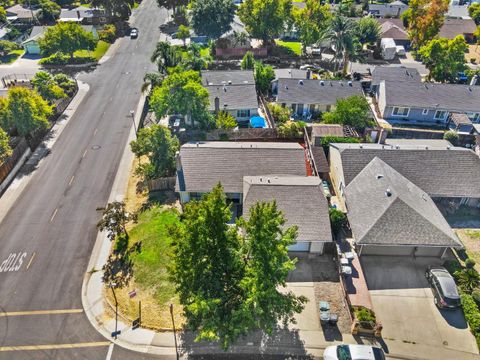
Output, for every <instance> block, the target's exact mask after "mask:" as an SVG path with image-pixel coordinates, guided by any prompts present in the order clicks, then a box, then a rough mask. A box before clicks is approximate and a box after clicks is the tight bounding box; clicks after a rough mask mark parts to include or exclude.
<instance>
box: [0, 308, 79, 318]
mask: <svg viewBox="0 0 480 360" xmlns="http://www.w3.org/2000/svg"><path fill="white" fill-rule="evenodd" d="M79 313H83V309H63V310H32V311H9V312H3V313H0V317H7V316H30V315H58V314H79Z"/></svg>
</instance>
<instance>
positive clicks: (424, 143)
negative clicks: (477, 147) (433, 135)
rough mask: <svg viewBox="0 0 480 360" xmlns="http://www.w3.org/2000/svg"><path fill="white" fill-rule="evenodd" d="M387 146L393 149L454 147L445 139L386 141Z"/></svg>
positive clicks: (388, 139) (389, 139) (390, 139)
mask: <svg viewBox="0 0 480 360" xmlns="http://www.w3.org/2000/svg"><path fill="white" fill-rule="evenodd" d="M385 144H386V145H391V146H393V147H395V146H400V147H401V148H403V147H416V148H426V147H428V148H429V149H430V148H440V149H446V148H447V147H449V146H453V145H452V144H451V143H450V142H449V141H448V140H444V139H392V138H387V139H385Z"/></svg>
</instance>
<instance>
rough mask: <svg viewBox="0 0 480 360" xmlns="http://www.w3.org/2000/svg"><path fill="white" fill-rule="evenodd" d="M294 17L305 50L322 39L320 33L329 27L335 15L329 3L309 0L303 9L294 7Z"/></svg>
mask: <svg viewBox="0 0 480 360" xmlns="http://www.w3.org/2000/svg"><path fill="white" fill-rule="evenodd" d="M293 17H294V21H295V26H296V28H297V30H298V32H299V35H300V41H301V42H302V46H303V49H304V50H305V48H306V47H307V46H310V45H313V44H316V43H317V42H318V41H319V40H320V34H321V33H322V32H323V31H325V29H326V28H327V27H328V25H329V23H330V21H331V19H332V17H333V15H332V12H331V11H330V6H329V5H328V4H325V5H322V3H321V2H320V1H317V0H307V1H306V4H305V7H304V8H303V9H296V8H295V9H294V11H293Z"/></svg>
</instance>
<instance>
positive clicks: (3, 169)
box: [0, 138, 28, 184]
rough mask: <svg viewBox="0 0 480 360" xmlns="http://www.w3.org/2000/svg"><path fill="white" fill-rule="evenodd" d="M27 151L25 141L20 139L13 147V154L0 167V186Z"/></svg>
mask: <svg viewBox="0 0 480 360" xmlns="http://www.w3.org/2000/svg"><path fill="white" fill-rule="evenodd" d="M27 149H28V144H27V141H26V140H25V139H23V138H22V139H21V140H20V141H19V142H18V143H17V144H16V146H15V147H14V149H13V154H12V155H11V156H10V157H9V158H8V159H7V160H5V161H4V162H3V164H2V165H0V184H1V183H3V181H4V180H5V179H6V178H7V176H8V174H10V171H12V169H13V168H14V167H15V165H17V162H18V161H19V160H20V159H21V157H22V156H23V154H24V153H25V151H26V150H27Z"/></svg>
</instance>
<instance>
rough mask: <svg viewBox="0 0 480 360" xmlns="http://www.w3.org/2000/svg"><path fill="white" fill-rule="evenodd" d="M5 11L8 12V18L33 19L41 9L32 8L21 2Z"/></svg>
mask: <svg viewBox="0 0 480 360" xmlns="http://www.w3.org/2000/svg"><path fill="white" fill-rule="evenodd" d="M5 11H6V12H7V19H8V20H16V19H32V18H34V17H36V16H38V14H39V13H40V9H30V8H28V7H24V6H22V5H20V4H16V5H13V6H11V7H9V8H7V9H5Z"/></svg>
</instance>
